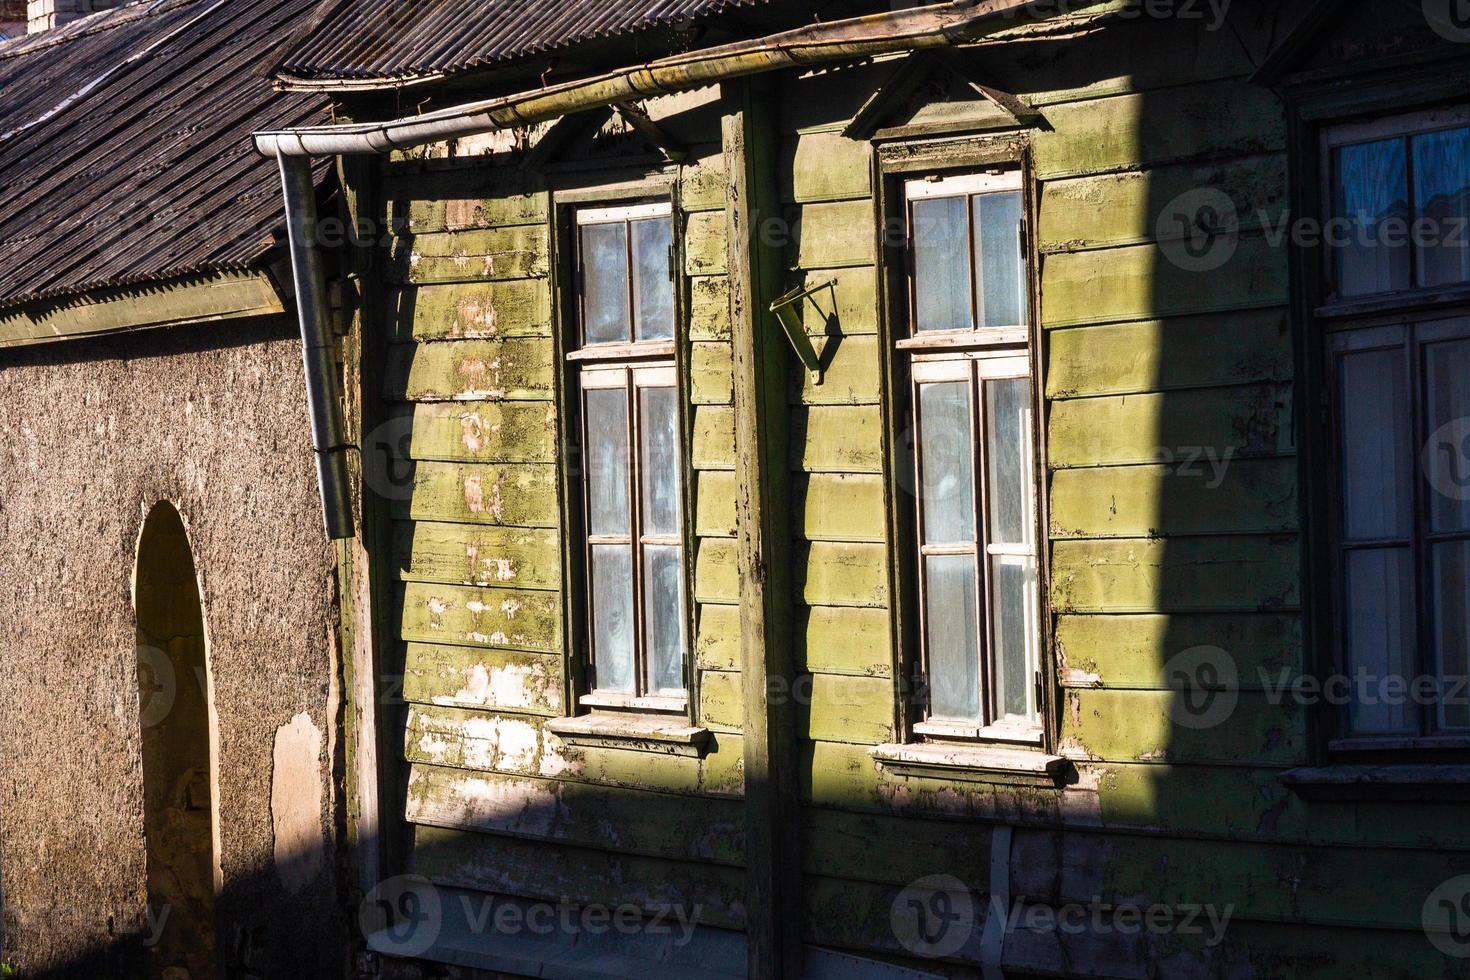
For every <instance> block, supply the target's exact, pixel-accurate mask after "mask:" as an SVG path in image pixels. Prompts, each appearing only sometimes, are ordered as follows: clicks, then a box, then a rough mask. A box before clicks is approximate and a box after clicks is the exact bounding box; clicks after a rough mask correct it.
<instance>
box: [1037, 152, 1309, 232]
mask: <svg viewBox="0 0 1470 980" xmlns="http://www.w3.org/2000/svg"><path fill="white" fill-rule="evenodd" d="M1286 186H1287V185H1286V155H1285V154H1282V153H1273V154H1267V155H1264V156H1254V157H1246V158H1243V159H1238V160H1230V161H1227V162H1225V163H1206V164H1185V165H1181V166H1172V167H1160V168H1157V169H1154V170H1146V171H1139V170H1133V171H1128V172H1125V173H1115V174H1102V175H1100V176H1095V177H1080V178H1076V179H1072V180H1053V181H1048V182H1047V183H1045V184H1043V185H1042V189H1041V213H1040V220H1039V222H1038V225H1039V227H1038V231H1037V247H1038V248H1039V249H1040V250H1041V251H1042V252H1043V253H1056V252H1075V251H1079V250H1082V249H1091V248H1106V247H1116V246H1120V245H1141V244H1143V243H1145V242H1156V241H1159V240H1160V238H1161V231H1162V232H1165V233H1167V237H1168V238H1171V239H1177V238H1179V237H1181V232H1180V231H1179V230H1178V229H1177V228H1166V229H1160V227H1159V222H1160V218H1161V216H1162V215H1164V214H1166V213H1169V214H1172V211H1167V212H1166V208H1168V207H1169V206H1170V205H1171V204H1172V202H1174V201H1175V200H1176V199H1177V198H1179V197H1180V195H1183V194H1185V193H1188V192H1193V191H1201V190H1210V191H1218V192H1219V193H1220V194H1223V195H1224V196H1225V197H1226V198H1228V199H1229V200H1230V201H1231V202H1233V203H1234V205H1235V211H1236V215H1235V219H1234V220H1233V221H1231V222H1230V224H1229V225H1228V227H1230V228H1232V229H1234V230H1236V231H1239V232H1243V233H1250V232H1253V231H1260V230H1261V229H1262V228H1263V227H1268V228H1273V229H1274V228H1276V227H1278V226H1279V225H1280V223H1281V222H1282V220H1283V219H1284V217H1285V214H1286Z"/></svg>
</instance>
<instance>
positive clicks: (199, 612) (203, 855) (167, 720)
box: [133, 502, 219, 980]
mask: <svg viewBox="0 0 1470 980" xmlns="http://www.w3.org/2000/svg"><path fill="white" fill-rule="evenodd" d="M133 606H134V611H135V612H136V615H137V625H138V631H137V644H138V715H139V719H138V720H139V727H140V730H141V735H142V756H143V803H144V815H143V829H144V834H145V837H146V848H147V852H146V853H147V868H148V872H147V873H148V933H149V935H150V937H151V938H152V942H151V943H150V946H149V949H148V960H149V970H148V972H149V976H150V977H154V978H166V980H184V978H185V977H187V978H188V980H212V978H214V977H215V976H216V975H217V973H218V970H217V965H216V952H215V947H216V941H215V931H216V926H215V893H216V891H217V888H218V877H219V876H218V871H217V868H218V857H217V853H216V851H217V845H216V841H217V839H218V835H217V833H216V827H215V822H216V810H217V808H216V806H215V800H214V793H215V788H214V775H213V764H212V759H213V755H214V750H213V748H212V743H213V738H214V734H213V733H214V731H215V719H214V704H213V697H212V684H211V681H210V672H209V658H208V651H207V649H206V640H205V628H204V609H203V604H202V602H201V599H200V594H199V577H198V575H197V574H196V571H195V567H194V555H193V551H192V549H191V548H190V546H189V538H188V534H187V532H186V531H185V528H184V523H183V520H182V519H181V518H180V516H179V512H178V511H177V510H176V509H174V507H173V505H172V504H169V503H167V502H164V503H159V504H157V505H155V506H154V507H153V509H152V510H150V511H149V512H148V516H147V518H146V519H145V520H144V522H143V530H142V533H141V534H140V535H139V537H138V558H137V566H136V569H135V571H134V577H133Z"/></svg>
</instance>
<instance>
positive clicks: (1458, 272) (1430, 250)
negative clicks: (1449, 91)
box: [1414, 129, 1470, 286]
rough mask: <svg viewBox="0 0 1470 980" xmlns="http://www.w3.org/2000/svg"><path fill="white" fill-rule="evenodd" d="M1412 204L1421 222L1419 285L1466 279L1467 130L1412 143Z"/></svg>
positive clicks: (1469, 212)
mask: <svg viewBox="0 0 1470 980" xmlns="http://www.w3.org/2000/svg"><path fill="white" fill-rule="evenodd" d="M1414 201H1415V205H1416V207H1417V208H1418V211H1419V217H1420V218H1421V219H1428V224H1427V225H1423V226H1422V227H1419V228H1416V231H1415V238H1416V242H1417V244H1418V245H1419V285H1421V286H1443V285H1446V284H1448V283H1460V282H1465V281H1467V280H1470V236H1467V235H1466V223H1467V221H1470V129H1451V130H1446V131H1445V132H1442V133H1426V134H1425V135H1423V136H1416V137H1415V138H1414Z"/></svg>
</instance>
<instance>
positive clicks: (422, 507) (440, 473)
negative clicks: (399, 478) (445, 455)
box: [395, 463, 558, 528]
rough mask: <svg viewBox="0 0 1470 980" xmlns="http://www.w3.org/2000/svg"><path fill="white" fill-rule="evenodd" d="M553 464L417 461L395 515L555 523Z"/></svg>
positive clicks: (541, 524)
mask: <svg viewBox="0 0 1470 980" xmlns="http://www.w3.org/2000/svg"><path fill="white" fill-rule="evenodd" d="M556 480H557V476H556V468H555V467H553V466H548V465H545V464H541V463H504V464H489V463H419V464H417V465H416V468H415V471H414V487H413V499H412V501H409V502H403V501H396V502H395V516H397V517H399V518H402V517H409V518H412V519H413V520H416V521H451V522H460V523H467V524H502V525H509V526H513V527H526V528H534V527H556V526H557V523H558V514H557V505H556Z"/></svg>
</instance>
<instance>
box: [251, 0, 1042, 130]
mask: <svg viewBox="0 0 1470 980" xmlns="http://www.w3.org/2000/svg"><path fill="white" fill-rule="evenodd" d="M1057 9H1058V0H949V2H946V3H938V4H932V5H929V6H925V7H916V8H912V9H909V10H899V11H892V12H889V13H882V14H870V15H868V16H864V17H852V18H848V19H845V20H835V21H829V22H827V23H821V24H811V25H808V26H806V27H799V28H796V29H795V30H790V31H784V32H781V33H778V34H772V35H769V36H767V37H764V38H759V39H755V40H750V41H739V42H736V43H734V44H726V45H721V46H718V47H712V48H705V49H703V50H700V51H693V52H689V53H687V54H679V55H673V56H671V57H668V58H662V59H659V60H657V61H651V62H648V63H647V64H643V65H637V66H633V67H627V68H621V69H618V70H616V71H612V72H608V73H605V74H602V75H597V76H594V77H592V78H587V79H582V80H578V81H570V82H562V83H559V84H557V85H549V86H546V87H544V88H539V89H533V90H531V91H527V92H521V93H518V94H515V95H508V96H502V97H500V98H495V99H488V100H484V101H479V102H471V103H467V104H465V105H460V106H451V107H449V108H446V109H440V110H437V111H435V112H427V113H424V114H422V115H418V116H407V117H404V118H401V119H391V120H387V121H385V122H373V123H347V124H342V125H336V126H304V127H299V128H295V129H283V130H269V131H265V132H260V133H256V134H255V147H256V149H257V150H258V151H259V152H260V153H262V154H263V155H265V156H279V157H302V156H315V155H322V156H337V155H347V154H357V153H387V152H389V151H390V150H398V149H407V148H409V147H414V146H421V145H423V144H425V143H435V142H439V141H441V140H450V139H460V138H463V137H467V136H474V135H478V134H480V133H487V132H493V131H495V130H501V129H512V128H515V127H519V126H528V125H531V124H532V123H538V122H543V121H545V120H548V119H556V118H559V117H561V116H565V115H569V114H571V113H575V112H582V111H584V110H587V109H597V108H602V107H604V106H610V105H616V104H618V103H620V102H628V101H633V100H637V99H642V98H647V97H650V96H657V95H668V94H671V93H674V92H683V91H688V90H690V89H696V88H702V87H704V86H706V85H712V84H714V83H716V82H720V81H724V80H726V79H731V78H740V77H743V76H746V75H756V74H760V73H762V72H768V71H779V70H781V69H785V68H796V67H804V66H807V65H815V64H823V63H827V62H832V61H842V60H851V59H857V58H870V57H875V56H877V55H883V54H891V53H894V52H901V51H915V50H922V49H926V48H938V47H947V46H951V45H955V44H963V43H965V42H968V41H972V40H975V39H977V38H979V37H981V36H983V35H985V34H987V33H991V32H992V31H994V30H997V29H999V28H1000V27H1003V26H1005V24H1004V23H1002V22H1004V21H1010V22H1016V21H1018V20H1019V19H1020V18H1021V17H1022V16H1036V17H1040V16H1043V15H1045V14H1048V13H1053V12H1055V11H1056V10H1057Z"/></svg>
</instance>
